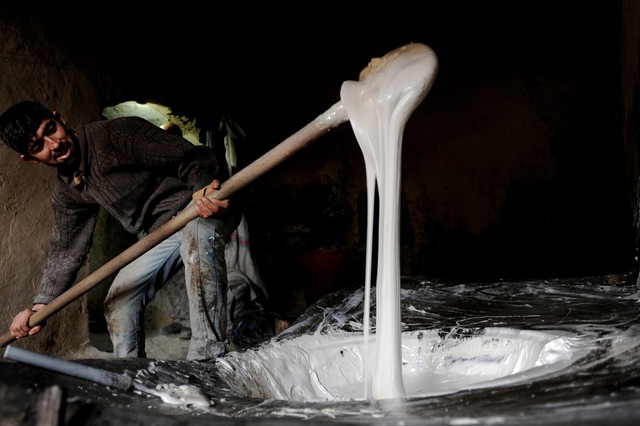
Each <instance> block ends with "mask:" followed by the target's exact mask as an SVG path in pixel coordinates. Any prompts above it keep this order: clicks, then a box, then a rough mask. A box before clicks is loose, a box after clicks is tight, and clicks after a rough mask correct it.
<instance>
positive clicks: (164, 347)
mask: <svg viewBox="0 0 640 426" xmlns="http://www.w3.org/2000/svg"><path fill="white" fill-rule="evenodd" d="M101 339H108V336H106V335H105V336H102V335H94V336H92V340H94V341H95V340H101ZM100 346H101V347H104V346H106V345H100ZM146 349H147V358H152V359H165V360H184V359H186V356H187V351H188V349H189V339H184V338H181V337H180V336H179V335H175V334H172V335H164V334H160V333H158V334H155V335H152V336H147V347H146ZM65 358H67V359H103V358H114V356H113V352H110V351H103V350H100V349H98V348H96V346H94V344H92V343H91V342H87V343H86V345H85V346H84V348H82V349H81V350H79V351H77V352H72V353H70V354H68V356H66V357H65Z"/></svg>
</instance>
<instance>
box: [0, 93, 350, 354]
mask: <svg viewBox="0 0 640 426" xmlns="http://www.w3.org/2000/svg"><path fill="white" fill-rule="evenodd" d="M347 120H348V117H347V113H346V110H345V108H344V106H343V105H342V102H338V103H336V104H334V105H333V106H332V107H331V108H329V109H328V110H327V111H326V112H324V113H323V114H321V115H319V116H318V117H317V118H316V119H315V120H313V121H311V122H310V123H308V124H307V125H306V126H304V127H303V128H302V129H300V130H298V131H297V132H296V133H294V134H293V135H291V136H289V137H288V138H287V139H285V140H284V141H282V142H281V143H280V144H278V145H276V146H275V147H274V148H272V149H271V150H270V151H268V152H267V153H265V154H264V155H262V156H261V157H260V158H258V159H257V160H255V161H254V162H253V163H251V164H249V165H248V166H246V167H245V168H243V169H242V170H240V171H239V172H237V173H235V174H234V175H232V176H231V177H230V178H229V179H228V180H227V181H225V182H224V183H223V184H222V186H221V187H220V190H219V191H216V192H212V193H210V194H207V197H208V198H211V199H214V198H215V199H219V200H223V199H226V198H229V197H230V196H231V195H232V194H234V193H235V192H237V191H238V190H240V189H241V188H244V187H245V186H247V185H248V184H249V183H251V182H253V181H254V180H256V179H257V178H258V177H260V176H262V175H263V174H265V173H266V172H267V171H269V170H271V169H272V168H274V167H275V166H277V165H278V164H280V163H282V162H283V161H285V160H286V159H288V158H289V157H290V156H291V155H293V154H295V153H296V152H298V151H299V150H301V149H302V148H304V147H306V146H307V145H308V144H309V143H310V142H312V141H314V140H316V139H318V138H319V137H320V136H322V135H323V134H325V133H326V132H328V131H329V130H331V129H332V128H334V127H337V126H338V125H340V124H342V123H344V122H345V121H347ZM197 216H198V214H197V212H196V207H195V205H192V206H190V207H188V208H187V209H185V210H183V211H182V212H181V213H180V214H178V215H177V216H175V217H174V218H172V219H171V220H169V221H168V222H166V223H165V224H164V225H162V226H160V227H159V228H157V229H156V230H155V231H153V232H150V233H149V234H148V235H147V236H146V237H144V238H142V239H140V240H139V241H138V242H136V243H135V244H133V245H132V246H131V247H129V248H128V249H126V250H125V251H123V252H122V253H120V254H119V255H117V256H116V257H114V258H113V259H111V260H110V261H108V262H107V263H105V264H104V265H102V266H101V267H100V268H98V269H96V270H95V271H94V272H92V273H91V274H90V275H88V276H87V277H86V278H84V279H82V280H80V281H78V282H77V283H76V284H74V285H73V286H72V287H71V288H69V289H68V290H67V291H65V292H64V293H62V294H61V295H60V296H58V297H57V298H55V299H54V300H52V301H51V302H50V303H48V304H47V305H45V306H44V307H43V308H41V309H40V310H39V311H38V312H36V313H34V314H33V315H31V317H30V318H29V326H31V327H34V326H36V325H38V324H40V323H42V322H43V321H44V320H46V319H47V318H49V317H50V316H52V315H53V314H55V313H56V312H58V311H60V310H61V309H63V308H64V307H66V306H67V305H69V304H70V303H71V302H73V301H74V300H76V299H78V298H79V297H80V296H82V295H83V294H85V293H87V292H88V291H89V290H91V289H92V288H93V287H95V286H96V285H98V284H100V283H101V282H102V281H104V280H106V279H107V278H109V276H111V275H112V274H113V273H115V272H116V271H118V270H120V269H122V268H123V267H125V266H126V265H128V264H129V263H131V262H133V261H134V260H135V259H137V258H138V257H140V256H142V255H143V254H144V253H146V252H147V251H149V250H151V249H152V248H153V247H155V246H156V245H158V244H159V243H160V242H161V241H163V240H165V239H166V238H167V237H169V236H171V235H173V234H175V233H176V232H178V231H179V230H181V229H182V228H184V226H185V225H186V224H187V223H189V222H190V221H192V220H193V219H195V218H196V217H197ZM14 340H15V337H13V336H12V335H11V333H10V332H6V333H5V334H3V335H2V336H1V337H0V347H5V346H6V345H8V344H9V343H11V342H13V341H14Z"/></svg>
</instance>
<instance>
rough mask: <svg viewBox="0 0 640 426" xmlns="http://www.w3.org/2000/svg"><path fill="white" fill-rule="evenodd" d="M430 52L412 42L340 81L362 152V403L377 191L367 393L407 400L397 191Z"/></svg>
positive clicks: (431, 62)
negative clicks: (372, 356)
mask: <svg viewBox="0 0 640 426" xmlns="http://www.w3.org/2000/svg"><path fill="white" fill-rule="evenodd" d="M437 70H438V60H437V57H436V55H435V53H434V52H433V50H432V49H431V48H429V47H428V46H425V45H424V44H420V43H410V44H407V45H405V46H402V47H400V48H398V49H396V50H393V51H391V52H389V53H388V54H386V55H385V56H383V57H382V58H375V59H373V60H372V61H371V62H370V63H369V66H368V67H367V68H365V69H364V70H363V71H362V73H361V75H360V80H359V81H345V82H344V83H343V84H342V88H341V90H340V97H341V99H342V102H343V103H344V106H345V108H346V110H347V115H348V116H349V121H350V123H351V127H352V128H353V131H354V133H355V136H356V139H357V141H358V144H359V145H360V148H361V150H362V153H363V156H364V161H365V169H366V180H367V196H368V202H367V208H368V213H367V254H366V255H367V259H366V268H367V269H366V274H365V275H366V276H365V312H364V324H363V326H364V339H365V341H364V351H365V352H364V356H363V359H364V360H365V361H364V366H363V368H364V371H363V377H364V378H365V380H364V385H365V393H364V395H365V399H368V392H367V388H368V382H367V377H368V376H369V374H368V371H369V370H368V369H369V366H368V365H367V363H366V360H367V358H368V355H367V353H368V352H367V351H368V340H369V328H370V326H369V310H370V308H369V305H370V300H369V294H370V289H371V273H372V271H371V270H372V263H373V260H372V256H373V255H372V252H373V250H372V246H373V238H374V233H373V223H374V207H375V194H376V190H377V191H378V194H379V202H380V208H379V218H378V233H377V237H378V244H377V247H378V257H377V274H376V301H377V302H376V303H377V310H376V366H375V370H374V374H373V384H372V396H373V398H375V399H388V398H400V397H403V396H405V389H404V382H403V378H402V359H401V356H402V346H401V344H402V335H401V325H400V320H401V318H400V233H399V230H400V215H399V211H400V188H401V182H400V180H401V165H402V155H401V154H402V136H403V133H404V129H405V126H406V123H407V121H408V119H409V116H410V115H411V114H412V113H413V111H414V110H415V109H416V108H417V106H418V105H419V104H420V103H421V102H422V100H423V99H424V98H425V97H426V95H427V93H428V92H429V90H430V89H431V86H432V84H433V80H434V78H435V76H436V74H437Z"/></svg>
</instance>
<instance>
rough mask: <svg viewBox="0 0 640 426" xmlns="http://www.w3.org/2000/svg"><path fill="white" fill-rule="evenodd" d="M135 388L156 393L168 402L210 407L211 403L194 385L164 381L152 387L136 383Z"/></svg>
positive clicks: (152, 393)
mask: <svg viewBox="0 0 640 426" xmlns="http://www.w3.org/2000/svg"><path fill="white" fill-rule="evenodd" d="M134 388H135V389H138V390H140V391H143V392H146V393H149V394H151V395H155V396H157V397H159V398H160V399H162V401H163V402H165V403H167V404H172V405H184V406H188V407H209V406H210V405H211V401H210V400H209V399H208V398H207V397H206V396H205V395H204V393H202V391H201V390H200V388H199V387H197V386H193V385H176V384H174V383H162V384H159V385H156V386H155V387H153V388H152V387H147V386H144V385H142V384H140V383H134Z"/></svg>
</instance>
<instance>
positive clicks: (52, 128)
mask: <svg viewBox="0 0 640 426" xmlns="http://www.w3.org/2000/svg"><path fill="white" fill-rule="evenodd" d="M57 131H58V124H57V123H56V122H55V120H51V121H49V122H48V123H47V125H46V126H45V128H44V136H51V135H53V134H54V133H55V132H57Z"/></svg>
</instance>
